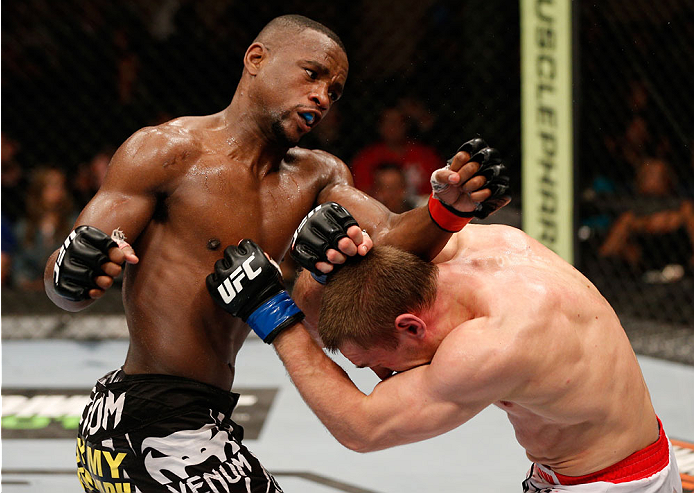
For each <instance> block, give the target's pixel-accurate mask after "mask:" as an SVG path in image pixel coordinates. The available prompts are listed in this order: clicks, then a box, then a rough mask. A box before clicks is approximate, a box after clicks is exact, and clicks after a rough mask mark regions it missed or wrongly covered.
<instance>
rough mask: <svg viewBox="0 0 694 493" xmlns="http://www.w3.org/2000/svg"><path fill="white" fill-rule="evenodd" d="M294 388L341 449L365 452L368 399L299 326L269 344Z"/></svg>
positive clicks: (300, 325)
mask: <svg viewBox="0 0 694 493" xmlns="http://www.w3.org/2000/svg"><path fill="white" fill-rule="evenodd" d="M273 344H274V346H275V350H276V351H277V354H278V355H279V357H280V359H281V360H282V362H283V363H284V366H285V368H286V369H287V372H288V373H289V376H290V377H291V379H292V381H293V382H294V385H295V386H296V388H297V389H298V390H299V393H300V394H301V396H302V398H303V399H304V401H305V402H306V403H307V404H308V406H309V407H310V408H311V410H312V411H313V413H314V414H315V415H316V416H317V417H318V419H320V420H321V422H322V423H323V424H324V425H325V427H326V428H327V429H328V431H330V433H331V434H332V435H333V436H334V437H335V438H336V439H337V440H338V441H339V442H340V443H341V444H342V445H344V446H345V447H347V448H349V449H351V450H355V451H362V452H363V451H367V450H368V443H369V437H370V436H371V432H370V429H371V427H370V425H369V414H368V413H367V412H366V410H365V408H364V407H363V406H365V405H366V400H367V399H368V397H367V396H365V395H364V394H363V393H362V392H361V391H360V390H359V389H358V388H357V387H356V386H355V385H354V383H353V382H352V381H351V380H350V378H349V376H348V375H347V374H346V373H345V372H344V370H342V368H340V366H339V365H337V364H336V363H335V362H333V361H332V360H331V359H330V358H329V357H328V356H327V355H326V354H325V353H324V352H323V350H322V349H321V348H320V347H319V346H318V345H317V344H316V342H315V341H314V340H313V339H312V338H311V336H310V335H309V334H308V333H307V332H306V330H305V329H304V327H303V325H302V324H296V325H294V326H293V327H292V328H290V329H287V330H285V331H283V332H282V333H280V334H279V335H278V336H277V337H276V338H275V340H274V342H273Z"/></svg>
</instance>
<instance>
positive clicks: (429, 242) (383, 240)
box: [373, 205, 452, 260]
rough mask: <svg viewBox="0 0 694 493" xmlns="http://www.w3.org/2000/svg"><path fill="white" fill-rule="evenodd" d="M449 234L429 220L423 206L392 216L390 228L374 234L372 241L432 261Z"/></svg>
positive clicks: (446, 241) (427, 211) (427, 212)
mask: <svg viewBox="0 0 694 493" xmlns="http://www.w3.org/2000/svg"><path fill="white" fill-rule="evenodd" d="M451 234H452V233H450V232H448V231H444V230H443V229H441V228H440V227H438V226H437V225H436V224H435V223H434V222H433V221H432V220H431V216H430V215H429V210H428V208H427V206H426V205H425V206H422V207H418V208H417V209H413V210H411V211H407V212H405V213H403V214H398V215H394V217H393V218H392V219H391V221H390V226H389V227H388V228H387V229H384V230H381V231H377V232H375V233H374V235H373V240H374V243H375V244H384V245H391V246H395V247H398V248H400V249H402V250H405V251H408V252H410V253H413V254H415V255H417V256H419V257H421V258H422V259H424V260H433V259H434V258H435V257H436V256H437V255H438V254H439V253H440V252H441V250H443V247H445V246H446V243H448V240H449V239H450V238H451Z"/></svg>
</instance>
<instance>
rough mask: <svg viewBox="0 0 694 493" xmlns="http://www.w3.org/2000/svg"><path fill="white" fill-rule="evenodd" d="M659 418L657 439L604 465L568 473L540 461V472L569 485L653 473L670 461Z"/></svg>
mask: <svg viewBox="0 0 694 493" xmlns="http://www.w3.org/2000/svg"><path fill="white" fill-rule="evenodd" d="M657 419H658V429H659V433H658V439H657V440H656V441H655V442H653V443H652V444H650V445H648V446H647V447H645V448H643V449H641V450H639V451H637V452H634V453H633V454H631V455H630V456H629V457H627V458H625V459H623V460H621V461H619V462H617V463H616V464H613V465H611V466H609V467H606V468H605V469H602V470H600V471H596V472H593V473H590V474H586V475H584V476H565V475H563V474H559V473H557V472H554V471H552V470H551V469H550V468H548V467H546V466H542V465H540V464H537V466H538V473H539V474H540V476H541V477H542V479H544V480H545V481H547V482H549V483H551V484H556V485H566V486H570V485H577V484H584V483H595V482H598V481H604V482H607V483H627V482H629V481H636V480H638V479H644V478H648V477H650V476H653V475H654V474H656V473H657V472H659V471H661V470H662V469H664V468H665V467H666V466H667V465H668V464H669V463H670V443H669V440H668V438H667V436H666V435H665V431H664V430H663V424H662V423H661V421H660V418H657Z"/></svg>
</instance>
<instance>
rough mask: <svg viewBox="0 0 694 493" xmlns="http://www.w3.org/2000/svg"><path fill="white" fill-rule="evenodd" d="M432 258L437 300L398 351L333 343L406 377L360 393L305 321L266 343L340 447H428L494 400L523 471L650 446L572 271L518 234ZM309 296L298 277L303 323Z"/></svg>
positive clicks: (604, 321)
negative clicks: (519, 450)
mask: <svg viewBox="0 0 694 493" xmlns="http://www.w3.org/2000/svg"><path fill="white" fill-rule="evenodd" d="M434 262H435V263H437V264H438V267H439V279H438V291H437V297H436V301H435V303H434V305H433V307H431V308H430V309H428V310H426V311H425V312H424V313H420V314H404V315H401V317H404V318H403V319H402V320H401V322H402V323H403V328H401V330H399V335H398V337H399V341H400V344H399V346H398V348H397V349H396V350H387V349H383V348H371V349H369V350H364V349H361V348H359V347H358V346H356V345H354V344H347V343H346V344H344V345H342V346H341V347H340V350H341V352H342V353H343V354H344V355H345V356H346V357H347V358H349V359H350V360H351V361H352V362H353V363H354V364H355V365H357V366H358V367H370V368H372V369H373V370H374V371H375V372H376V373H377V374H379V376H381V377H386V376H387V375H390V374H391V373H392V372H394V371H395V372H401V373H396V374H395V375H393V376H391V377H389V378H386V379H385V380H383V381H382V382H380V383H379V384H378V385H376V387H375V388H374V390H373V391H372V392H371V394H369V395H364V394H363V393H362V392H360V391H359V390H358V389H357V388H356V387H355V386H354V385H353V383H352V382H351V381H350V380H349V378H348V377H347V375H346V373H344V372H343V371H342V369H341V368H339V367H338V366H337V365H336V364H334V363H333V362H332V361H331V360H330V359H329V358H328V357H326V356H325V354H324V353H323V351H322V350H321V349H320V347H319V346H318V345H317V344H316V343H315V342H314V341H313V339H312V338H311V336H310V335H309V334H308V333H307V332H306V331H305V330H303V328H302V327H301V324H297V325H296V326H294V327H292V328H291V329H289V330H286V331H284V332H283V333H281V334H280V335H279V336H278V337H277V338H276V340H275V343H274V344H275V348H276V350H277V352H278V354H279V355H280V357H281V358H282V360H283V362H284V364H285V366H286V367H287V370H288V372H289V374H290V376H291V378H292V380H293V381H294V383H295V384H296V386H297V388H298V389H299V391H300V392H301V393H302V395H303V397H304V399H305V400H306V402H307V403H308V404H309V406H310V407H311V408H312V409H313V411H314V412H315V413H316V414H317V416H318V417H319V418H320V419H321V421H322V422H323V423H324V424H325V425H326V426H327V428H328V429H329V430H330V431H331V433H333V435H334V436H335V437H336V438H337V439H338V440H339V441H340V442H341V443H342V444H343V445H345V446H347V447H349V448H351V449H353V450H357V451H361V452H366V451H371V450H379V449H384V448H387V447H392V446H395V445H401V444H405V443H411V442H415V441H419V440H424V439H427V438H430V437H433V436H436V435H439V434H442V433H445V432H446V431H449V430H452V429H454V428H456V427H458V426H460V425H461V424H463V423H465V422H466V421H468V420H469V419H470V418H472V417H473V416H475V415H476V414H477V413H479V412H480V411H482V410H483V409H484V408H486V407H487V406H489V405H492V404H493V405H496V406H498V407H499V408H501V409H502V410H504V411H505V412H506V413H507V415H508V418H509V421H510V422H511V424H512V425H513V428H514V430H515V434H516V438H517V440H518V442H519V443H520V445H521V446H523V447H524V448H525V450H526V452H527V456H528V458H529V459H530V460H531V461H534V462H538V463H541V464H545V465H547V466H549V467H551V468H552V469H553V470H554V471H555V472H558V473H561V474H565V475H569V476H580V475H584V474H588V473H591V472H594V471H598V470H600V469H603V468H605V467H607V466H610V465H612V464H614V463H616V462H618V461H620V460H621V459H624V458H625V457H627V456H629V455H630V454H632V453H633V452H635V451H637V450H640V449H642V448H644V447H646V446H648V445H649V444H651V443H653V442H655V440H656V439H657V438H658V425H657V421H656V416H655V413H654V410H653V406H652V404H651V400H650V395H649V393H648V389H647V388H646V384H645V382H644V380H643V376H642V374H641V370H640V368H639V365H638V362H637V359H636V357H635V355H634V352H633V350H632V348H631V345H630V343H629V340H628V339H627V336H626V334H625V332H624V330H623V328H622V326H621V324H620V322H619V319H618V318H617V316H616V314H615V313H614V311H613V310H612V308H611V307H610V305H609V304H608V302H607V301H606V300H605V299H604V298H603V297H602V296H601V295H600V293H599V292H598V291H597V289H596V288H595V286H593V284H591V282H590V281H589V280H588V279H586V278H585V277H584V276H583V275H582V274H581V273H580V272H578V271H577V270H576V269H575V268H573V267H572V266H571V265H569V264H568V263H567V262H565V261H564V260H562V259H561V258H560V257H558V256H557V255H556V254H554V253H553V252H551V251H550V250H548V249H547V248H545V247H544V246H543V245H541V244H540V243H539V242H537V241H535V240H533V239H532V238H530V237H529V236H527V235H526V234H525V233H523V232H522V231H520V230H517V229H515V228H511V227H507V226H495V225H486V226H483V225H468V226H466V227H465V229H463V230H462V231H461V232H460V233H457V234H456V235H454V236H453V237H452V238H451V240H450V242H449V243H448V245H447V246H446V247H445V249H444V250H443V251H442V252H441V253H440V254H439V256H438V257H436V259H435V260H434ZM314 284H315V283H314ZM314 287H315V286H311V285H310V284H309V283H308V282H307V281H306V280H302V282H301V283H297V284H296V285H295V288H294V296H295V298H296V299H297V301H299V303H300V306H301V307H302V309H303V310H304V311H305V312H306V315H307V319H306V323H308V324H311V323H315V320H316V319H317V313H316V308H317V307H316V306H315V304H314V305H310V304H307V303H304V302H303V300H305V299H306V298H307V296H308V297H309V298H310V297H311V296H313V295H315V292H313V291H312V290H313V288H314ZM307 293H308V295H307ZM415 317H418V318H419V320H420V322H417V320H416V318H415ZM399 318H400V317H399ZM413 326H414V327H415V328H414V329H413V328H412V327H413ZM408 327H409V329H408Z"/></svg>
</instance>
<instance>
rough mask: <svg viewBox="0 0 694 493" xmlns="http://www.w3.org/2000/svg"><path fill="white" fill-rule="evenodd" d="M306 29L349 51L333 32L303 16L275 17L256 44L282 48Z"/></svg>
mask: <svg viewBox="0 0 694 493" xmlns="http://www.w3.org/2000/svg"><path fill="white" fill-rule="evenodd" d="M306 29H311V30H313V31H317V32H319V33H322V34H325V35H326V36H327V37H328V38H330V39H331V40H333V41H334V42H335V43H336V44H337V45H338V46H339V47H340V49H342V51H343V52H345V54H346V53H347V50H346V49H345V45H344V44H343V43H342V40H341V39H340V37H339V36H338V35H337V34H335V32H333V31H332V30H330V29H328V28H327V27H325V26H324V25H323V24H321V23H320V22H316V21H314V20H312V19H309V18H308V17H304V16H303V15H282V16H280V17H275V18H274V19H272V20H271V21H270V22H268V23H267V25H266V26H265V27H264V28H263V29H262V31H260V33H258V36H257V37H256V38H255V40H254V42H259V43H263V44H265V45H268V46H272V45H279V46H281V45H282V44H283V42H284V41H286V40H287V38H288V37H289V36H292V35H297V34H300V33H301V32H303V31H305V30H306Z"/></svg>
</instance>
